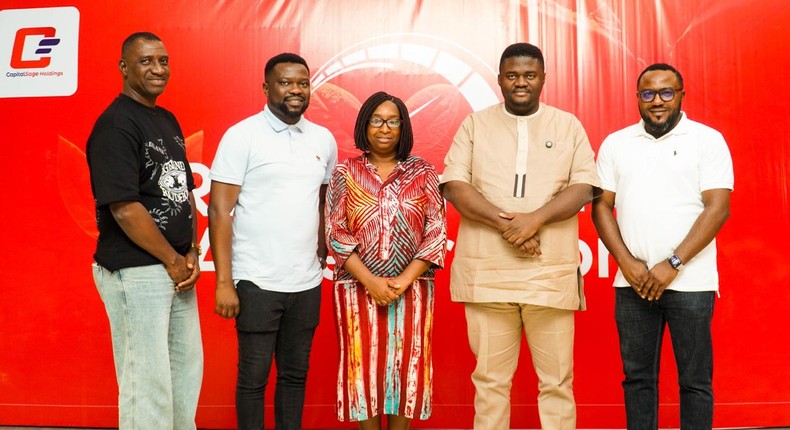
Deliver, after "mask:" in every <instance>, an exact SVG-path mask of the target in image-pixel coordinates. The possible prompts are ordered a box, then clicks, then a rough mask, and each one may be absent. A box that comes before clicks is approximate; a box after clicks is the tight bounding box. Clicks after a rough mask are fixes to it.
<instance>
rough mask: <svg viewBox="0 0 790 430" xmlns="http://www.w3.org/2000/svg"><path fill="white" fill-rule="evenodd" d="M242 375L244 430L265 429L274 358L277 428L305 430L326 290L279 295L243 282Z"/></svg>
mask: <svg viewBox="0 0 790 430" xmlns="http://www.w3.org/2000/svg"><path fill="white" fill-rule="evenodd" d="M236 292H237V293H238V295H239V315H238V317H236V333H237V334H238V338H239V373H238V379H237V381H236V417H237V420H238V426H239V429H240V430H261V429H263V398H264V392H265V390H266V385H267V383H268V380H269V370H270V369H271V364H272V358H274V359H275V361H276V362H277V385H276V387H275V390H274V420H275V429H277V430H299V429H301V428H302V410H303V409H304V396H305V382H306V380H307V369H308V367H309V361H310V349H311V348H312V345H313V334H314V333H315V328H316V326H317V325H318V318H319V310H320V305H321V288H320V286H318V287H315V288H312V289H310V290H307V291H301V292H298V293H279V292H273V291H266V290H262V289H260V288H258V286H257V285H255V284H253V283H252V282H249V281H239V283H238V284H237V286H236Z"/></svg>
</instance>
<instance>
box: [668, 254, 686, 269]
mask: <svg viewBox="0 0 790 430" xmlns="http://www.w3.org/2000/svg"><path fill="white" fill-rule="evenodd" d="M669 264H670V266H672V268H674V269H677V268H678V267H680V266H682V265H683V262H682V261H680V257H678V256H677V255H673V256H671V257H669Z"/></svg>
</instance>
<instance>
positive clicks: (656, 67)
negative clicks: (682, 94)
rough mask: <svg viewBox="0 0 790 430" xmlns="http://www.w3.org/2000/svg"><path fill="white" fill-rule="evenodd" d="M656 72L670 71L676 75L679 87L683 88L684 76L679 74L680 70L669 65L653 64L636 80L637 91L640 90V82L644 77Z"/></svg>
mask: <svg viewBox="0 0 790 430" xmlns="http://www.w3.org/2000/svg"><path fill="white" fill-rule="evenodd" d="M654 70H664V71H670V72H672V73H674V74H675V77H676V78H678V85H680V88H683V76H681V75H680V72H678V70H677V69H676V68H674V67H672V66H670V65H669V64H667V63H655V64H651V65H649V66H647V68H645V70H643V71H642V73H640V74H639V77H638V78H636V88H637V89H638V88H639V81H641V80H642V76H644V75H645V73H647V72H652V71H654Z"/></svg>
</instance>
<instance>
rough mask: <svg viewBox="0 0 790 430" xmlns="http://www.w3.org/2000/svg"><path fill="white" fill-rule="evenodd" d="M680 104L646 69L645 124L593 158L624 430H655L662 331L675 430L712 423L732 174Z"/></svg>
mask: <svg viewBox="0 0 790 430" xmlns="http://www.w3.org/2000/svg"><path fill="white" fill-rule="evenodd" d="M684 97H685V91H684V89H683V77H682V76H681V75H680V72H678V71H677V70H676V69H675V68H674V67H672V66H670V65H668V64H653V65H651V66H649V67H648V68H646V69H645V70H644V71H643V72H642V74H640V75H639V78H638V79H637V93H636V99H637V103H638V105H639V113H640V115H641V116H642V120H641V121H640V122H639V123H638V124H635V125H632V126H630V127H626V128H624V129H622V130H620V131H617V132H615V133H612V134H611V135H609V136H608V137H607V138H606V139H605V140H604V142H603V144H602V145H601V149H600V152H599V154H598V174H599V176H600V177H601V183H602V188H603V190H604V191H603V194H602V195H601V196H600V197H598V198H596V199H595V201H594V202H593V211H592V217H593V221H594V222H595V226H596V228H597V230H598V233H599V235H600V237H601V240H602V241H603V243H604V244H605V245H606V247H607V248H608V249H609V252H610V253H611V254H612V256H613V257H614V259H615V261H616V262H617V265H618V267H619V269H618V271H617V274H616V275H615V279H614V286H615V287H618V288H616V290H615V291H616V293H615V319H616V322H617V330H618V334H619V337H620V354H621V357H622V360H623V371H624V373H625V379H624V381H623V390H624V394H625V408H626V420H627V425H628V428H629V429H656V428H657V427H658V363H659V362H660V355H661V341H662V339H663V334H664V329H665V328H666V327H669V334H670V338H671V340H672V347H673V350H674V353H675V361H676V364H677V367H678V384H679V386H680V428H683V429H686V428H688V429H706V428H707V429H709V428H711V427H712V423H713V390H712V379H713V351H712V342H711V319H712V317H713V304H714V301H715V296H716V292H717V291H718V286H719V279H718V273H717V270H716V242H715V236H716V234H717V233H718V231H719V229H720V228H721V227H722V225H723V224H724V222H725V220H726V219H727V217H728V216H729V211H730V209H729V207H730V193H731V191H732V188H733V169H732V160H731V158H730V153H729V150H728V149H727V144H726V143H725V141H724V138H723V137H722V135H721V134H720V133H719V132H717V131H716V130H714V129H712V128H710V127H707V126H705V125H703V124H700V123H698V122H695V121H692V120H690V119H689V118H688V117H687V116H686V114H685V113H684V112H683V111H682V110H681V105H682V102H683V98H684ZM615 209H616V210H617V216H616V217H615V214H614V210H615Z"/></svg>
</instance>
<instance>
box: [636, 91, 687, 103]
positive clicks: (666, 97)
mask: <svg viewBox="0 0 790 430" xmlns="http://www.w3.org/2000/svg"><path fill="white" fill-rule="evenodd" d="M681 91H683V88H682V87H681V88H678V89H674V88H661V89H660V90H642V91H637V92H636V93H637V94H639V99H640V100H642V101H643V102H645V103H650V102H652V101H653V100H655V99H656V94H658V96H659V97H661V100H663V101H665V102H671V101H672V99H674V98H675V93H679V92H681Z"/></svg>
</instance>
